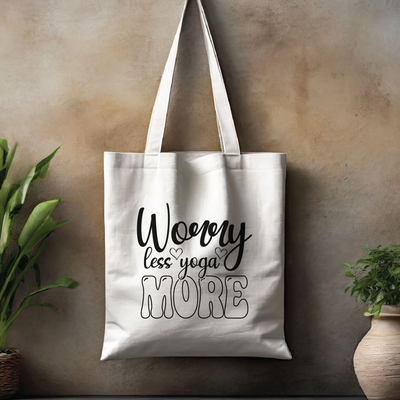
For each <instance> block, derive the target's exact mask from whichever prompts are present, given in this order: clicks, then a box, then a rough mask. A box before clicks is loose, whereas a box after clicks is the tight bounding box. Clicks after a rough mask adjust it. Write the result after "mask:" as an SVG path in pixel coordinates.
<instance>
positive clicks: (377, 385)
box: [354, 306, 400, 400]
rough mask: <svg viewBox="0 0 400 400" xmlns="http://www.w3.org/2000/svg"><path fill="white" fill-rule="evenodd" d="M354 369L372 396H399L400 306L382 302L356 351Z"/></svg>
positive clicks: (390, 399) (394, 399) (391, 399)
mask: <svg viewBox="0 0 400 400" xmlns="http://www.w3.org/2000/svg"><path fill="white" fill-rule="evenodd" d="M354 370H355V372H356V375H357V379H358V382H359V384H360V386H361V388H362V390H363V391H364V393H365V395H366V396H367V398H368V399H369V400H400V306H382V311H381V313H380V315H379V317H378V318H375V317H372V322H371V329H370V330H369V331H368V333H367V334H366V335H365V336H364V338H363V339H362V340H361V342H360V343H359V345H358V347H357V349H356V351H355V353H354Z"/></svg>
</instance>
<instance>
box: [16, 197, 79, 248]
mask: <svg viewBox="0 0 400 400" xmlns="http://www.w3.org/2000/svg"><path fill="white" fill-rule="evenodd" d="M60 201H62V199H56V200H49V201H44V202H43V203H40V204H38V205H37V206H36V207H35V208H34V209H33V211H32V212H31V215H30V216H29V218H28V220H27V221H26V223H25V225H24V227H23V229H22V231H21V233H20V234H19V237H18V246H19V248H20V249H21V251H23V252H25V253H26V252H28V251H29V250H30V249H32V247H34V246H35V245H36V244H37V243H39V242H40V241H41V240H43V239H46V238H47V237H48V236H49V235H50V233H51V232H53V231H54V230H55V229H57V228H60V227H62V226H64V225H66V224H67V223H68V222H71V221H72V220H69V221H65V222H62V223H60V224H57V223H56V222H55V221H54V220H53V219H52V218H51V214H52V212H53V211H54V209H55V208H56V206H57V204H58V203H59V202H60Z"/></svg>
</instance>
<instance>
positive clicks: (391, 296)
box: [344, 245, 400, 400]
mask: <svg viewBox="0 0 400 400" xmlns="http://www.w3.org/2000/svg"><path fill="white" fill-rule="evenodd" d="M364 250H365V251H366V253H367V254H366V256H365V257H364V258H362V259H360V260H358V261H357V262H356V264H355V265H350V264H347V263H346V264H344V266H345V268H346V271H345V274H346V276H347V277H349V278H352V280H353V284H352V285H351V286H349V287H347V288H346V289H345V291H346V292H347V291H348V290H350V289H351V295H356V297H358V298H359V299H360V300H361V301H362V302H364V303H366V305H367V311H366V312H365V313H364V315H365V316H367V317H370V316H371V317H372V323H371V329H370V331H369V332H368V333H367V334H366V335H365V336H364V338H363V339H362V340H361V342H360V343H359V345H358V347H357V349H356V351H355V353H354V370H355V372H356V375H357V379H358V382H359V383H360V386H361V388H362V389H363V391H364V393H365V395H366V396H367V397H368V399H369V400H372V399H374V400H378V399H379V400H380V399H382V400H400V306H399V304H400V246H399V245H395V246H388V247H383V246H378V247H376V248H372V249H371V248H368V247H366V248H364Z"/></svg>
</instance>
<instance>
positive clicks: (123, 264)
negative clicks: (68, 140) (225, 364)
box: [101, 0, 291, 360]
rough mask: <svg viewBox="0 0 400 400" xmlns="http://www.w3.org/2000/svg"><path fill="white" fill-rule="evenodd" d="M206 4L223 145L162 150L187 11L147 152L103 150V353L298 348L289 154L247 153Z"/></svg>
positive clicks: (249, 352) (274, 352) (262, 353)
mask: <svg viewBox="0 0 400 400" xmlns="http://www.w3.org/2000/svg"><path fill="white" fill-rule="evenodd" d="M197 2H198V6H199V9H200V16H201V23H202V28H203V33H204V38H205V43H206V49H207V56H208V62H209V67H210V74H211V81H212V90H213V97H214V104H215V111H216V115H217V123H218V131H219V136H220V142H221V148H222V152H213V151H207V152H197V151H196V152H176V153H162V152H161V144H162V139H163V135H164V130H165V122H166V116H167V109H168V102H169V97H170V91H171V85H172V79H173V73H174V67H175V62H176V57H177V49H178V42H179V37H180V33H181V26H182V19H183V16H184V12H185V9H184V10H183V13H182V18H181V20H180V23H179V27H178V30H177V33H176V35H175V38H174V41H173V44H172V48H171V51H170V54H169V56H168V60H167V64H166V66H165V70H164V73H163V76H162V79H161V83H160V88H159V91H158V94H157V98H156V102H155V105H154V109H153V114H152V117H151V122H150V127H149V131H148V137H147V144H146V150H145V153H144V154H138V153H112V152H106V153H105V154H104V180H105V238H106V328H105V338H104V346H103V352H102V356H101V359H102V360H107V359H118V358H136V357H167V356H199V357H202V356H205V357H217V356H220V357H222V356H233V357H272V358H280V359H290V358H291V355H290V352H289V350H288V347H287V345H286V342H285V338H284V329H283V314H284V303H283V257H284V248H283V246H284V193H285V191H284V189H285V168H286V167H285V162H286V161H285V154H280V153H240V148H239V143H238V139H237V135H236V130H235V126H234V122H233V118H232V114H231V109H230V106H229V101H228V97H227V93H226V90H225V85H224V82H223V78H222V74H221V71H220V67H219V64H218V60H217V56H216V53H215V48H214V45H213V41H212V38H211V34H210V30H209V27H208V24H207V21H206V17H205V14H204V10H203V8H202V4H201V1H200V0H197ZM186 3H187V1H185V8H186Z"/></svg>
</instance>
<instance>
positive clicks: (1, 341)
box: [0, 321, 7, 351]
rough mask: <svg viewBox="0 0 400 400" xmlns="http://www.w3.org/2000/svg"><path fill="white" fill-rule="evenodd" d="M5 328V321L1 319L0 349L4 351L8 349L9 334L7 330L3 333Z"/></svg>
mask: <svg viewBox="0 0 400 400" xmlns="http://www.w3.org/2000/svg"><path fill="white" fill-rule="evenodd" d="M3 330H4V322H3V321H0V332H1V334H0V351H3V350H5V349H6V335H7V331H6V332H4V334H3V333H2V332H3Z"/></svg>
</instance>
